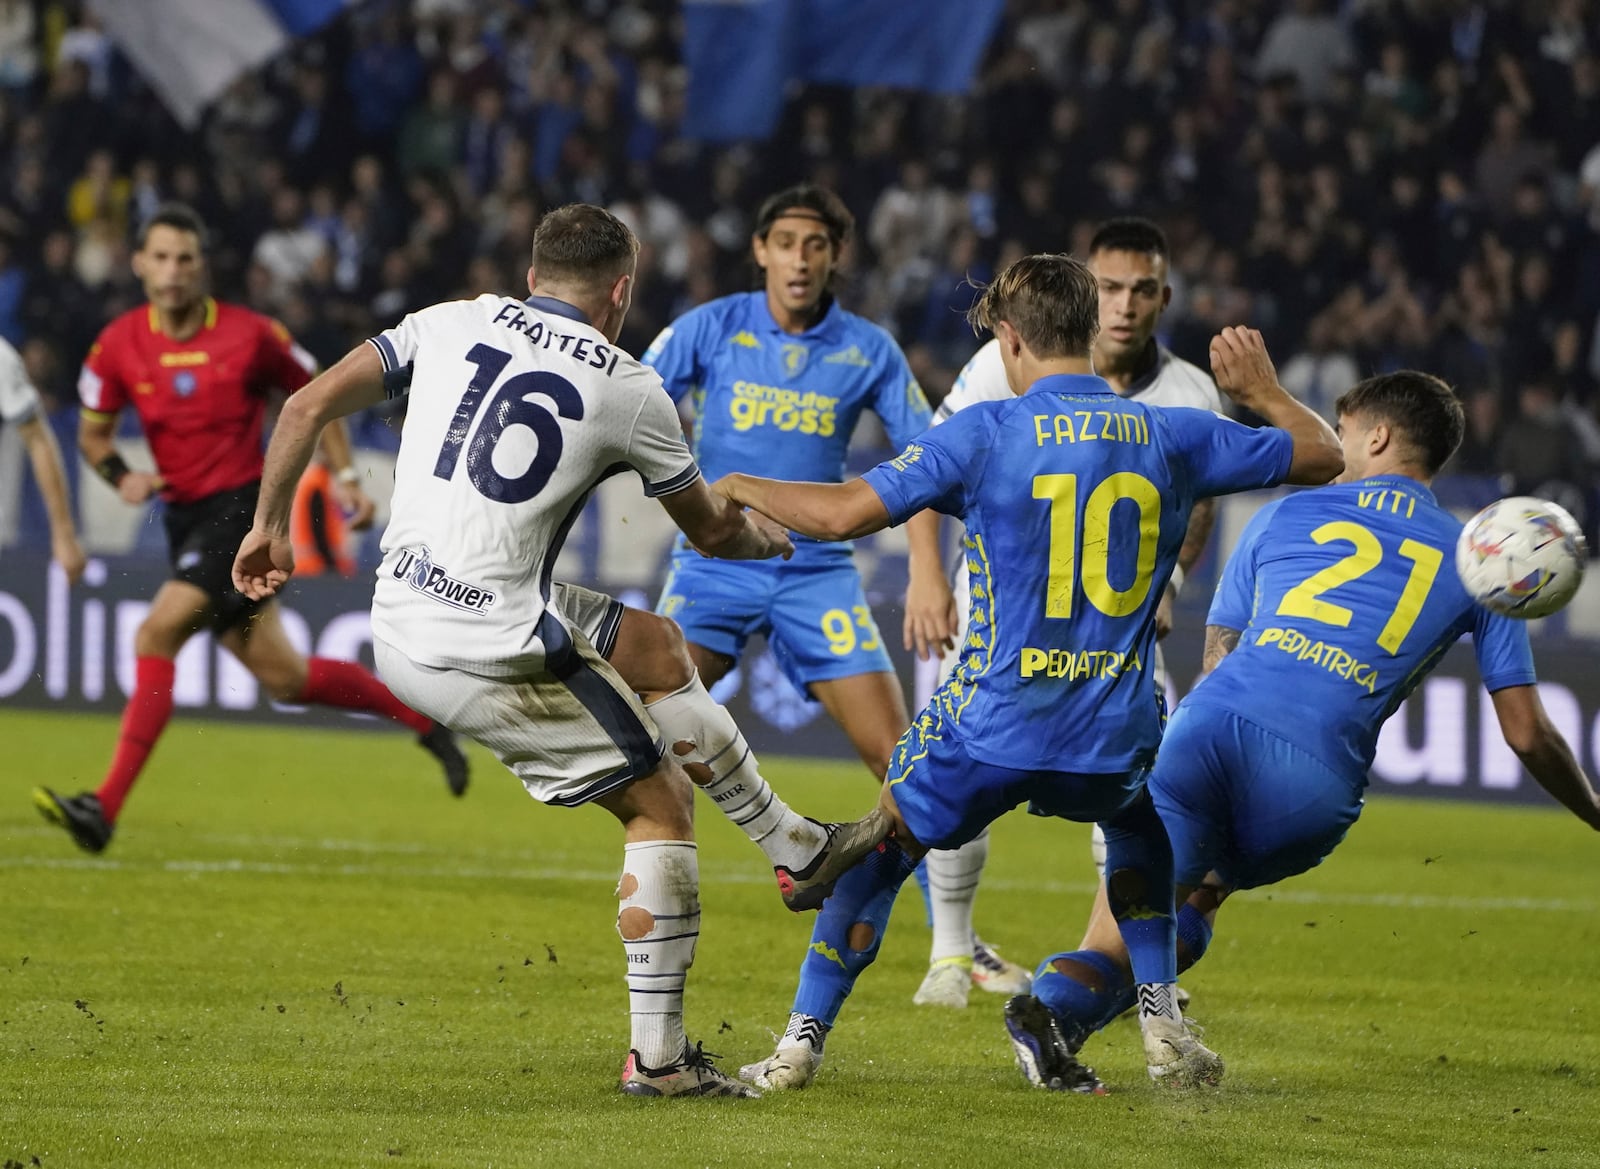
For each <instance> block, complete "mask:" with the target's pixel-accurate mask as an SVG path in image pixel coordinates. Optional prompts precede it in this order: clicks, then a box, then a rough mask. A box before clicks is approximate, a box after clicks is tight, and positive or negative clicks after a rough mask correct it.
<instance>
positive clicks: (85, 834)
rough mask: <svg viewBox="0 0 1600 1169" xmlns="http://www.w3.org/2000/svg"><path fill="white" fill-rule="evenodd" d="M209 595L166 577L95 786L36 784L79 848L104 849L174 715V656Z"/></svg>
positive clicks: (199, 621) (44, 807) (37, 797)
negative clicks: (63, 791) (71, 788)
mask: <svg viewBox="0 0 1600 1169" xmlns="http://www.w3.org/2000/svg"><path fill="white" fill-rule="evenodd" d="M211 614H212V608H211V599H210V598H209V597H208V596H207V595H206V593H205V590H204V589H201V588H198V587H196V586H195V585H192V584H189V583H188V582H186V581H178V580H169V581H167V582H166V583H165V584H163V585H162V586H161V588H160V589H159V590H157V592H156V595H155V597H154V598H153V599H152V600H151V602H150V609H149V611H148V612H147V613H146V614H145V618H144V620H143V621H141V622H140V623H139V631H138V633H137V634H136V635H135V636H134V643H133V647H134V658H135V662H134V684H133V693H132V694H131V695H130V696H129V698H128V704H127V706H125V707H123V710H122V729H121V731H120V732H119V733H118V736H117V749H116V753H115V754H114V755H113V756H112V760H111V767H110V769H109V770H108V771H107V772H106V777H105V780H104V781H103V782H102V783H101V785H100V787H99V789H98V790H97V791H94V792H82V793H80V794H78V795H76V796H62V795H58V794H56V793H55V792H54V791H51V790H50V789H49V788H47V787H39V788H35V789H34V792H33V801H34V804H35V806H36V807H38V809H39V811H40V812H41V813H42V814H43V815H44V817H45V818H46V819H47V820H49V821H51V822H52V823H54V824H59V825H60V826H61V827H63V828H65V829H66V830H67V831H68V832H70V833H71V834H72V838H73V840H74V841H76V842H77V844H78V846H79V847H80V848H83V849H85V850H87V851H89V852H102V851H104V849H105V847H106V846H107V845H108V844H110V843H111V835H112V832H113V831H114V829H115V825H116V821H117V816H118V815H119V814H120V813H121V811H122V805H123V804H124V802H126V800H127V798H128V793H129V791H131V790H132V788H133V785H134V782H135V781H136V780H137V779H138V778H139V775H140V773H141V772H142V771H143V770H144V765H145V763H146V761H147V760H148V759H149V758H150V753H151V751H153V750H154V749H155V745H156V742H157V740H159V739H160V738H161V733H162V732H163V731H164V730H165V729H166V726H167V722H168V721H169V720H170V719H171V717H172V683H173V678H174V676H175V674H176V668H175V666H174V664H173V663H174V660H175V659H176V658H177V656H178V651H179V650H181V649H182V648H183V647H184V644H185V643H186V642H187V641H188V640H189V639H190V638H191V637H193V636H194V635H195V634H196V633H198V632H199V631H200V630H202V629H204V628H205V627H206V625H207V623H208V622H209V621H210V620H211Z"/></svg>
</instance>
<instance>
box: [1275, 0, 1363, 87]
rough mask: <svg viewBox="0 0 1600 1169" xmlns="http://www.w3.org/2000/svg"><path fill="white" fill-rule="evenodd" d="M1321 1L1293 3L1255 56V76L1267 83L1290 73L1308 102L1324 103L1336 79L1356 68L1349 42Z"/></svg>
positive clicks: (1276, 21) (1276, 22)
mask: <svg viewBox="0 0 1600 1169" xmlns="http://www.w3.org/2000/svg"><path fill="white" fill-rule="evenodd" d="M1326 8H1327V5H1325V4H1324V3H1322V0H1294V2H1293V4H1292V5H1291V6H1290V8H1289V11H1287V12H1285V13H1283V14H1282V15H1281V16H1279V17H1278V18H1277V19H1276V20H1274V21H1273V22H1272V24H1271V25H1270V26H1269V27H1268V29H1267V35H1266V37H1265V38H1264V39H1263V40H1262V42H1261V51H1260V52H1259V53H1258V54H1257V55H1256V76H1257V77H1258V78H1259V79H1261V80H1263V81H1265V80H1268V79H1270V78H1272V77H1275V76H1277V75H1279V74H1283V73H1287V74H1289V75H1290V76H1292V77H1293V78H1294V79H1295V81H1296V82H1298V84H1299V87H1300V92H1301V94H1302V95H1303V96H1304V97H1305V98H1306V99H1307V100H1308V101H1321V100H1322V99H1323V98H1324V97H1326V96H1327V94H1328V90H1329V89H1330V88H1331V87H1332V83H1333V75H1334V74H1335V73H1336V72H1338V71H1340V70H1343V69H1349V68H1351V67H1352V66H1353V65H1354V64H1355V54H1354V52H1353V51H1352V49H1351V46H1350V38H1349V36H1348V35H1347V34H1346V32H1345V30H1344V27H1343V26H1342V25H1341V24H1340V23H1339V21H1338V19H1337V18H1335V17H1333V16H1330V15H1329V14H1328V13H1327V12H1326V11H1325V9H1326Z"/></svg>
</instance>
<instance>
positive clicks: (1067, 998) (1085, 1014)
mask: <svg viewBox="0 0 1600 1169" xmlns="http://www.w3.org/2000/svg"><path fill="white" fill-rule="evenodd" d="M1059 958H1067V959H1070V960H1071V961H1074V962H1081V963H1082V964H1083V965H1085V966H1087V967H1089V968H1090V969H1091V970H1093V971H1095V972H1096V973H1097V974H1099V976H1100V977H1099V979H1098V980H1097V982H1098V983H1099V985H1098V986H1097V987H1096V986H1089V985H1086V984H1084V983H1082V982H1079V981H1078V979H1076V978H1074V977H1072V976H1071V975H1069V974H1062V973H1061V972H1060V971H1059V970H1057V969H1056V967H1055V963H1056V960H1057V959H1059ZM1033 994H1034V997H1035V998H1037V999H1038V1000H1039V1001H1040V1002H1042V1003H1043V1004H1044V1005H1045V1006H1047V1007H1049V1008H1050V1010H1051V1011H1053V1012H1054V1013H1055V1016H1056V1021H1057V1022H1059V1023H1060V1024H1061V1033H1062V1034H1063V1035H1064V1036H1065V1037H1066V1040H1067V1042H1068V1043H1070V1044H1072V1045H1073V1046H1074V1047H1077V1046H1078V1045H1080V1044H1082V1043H1083V1041H1084V1040H1085V1039H1087V1038H1088V1037H1089V1036H1090V1035H1092V1034H1093V1033H1094V1032H1096V1031H1098V1030H1100V1028H1102V1027H1104V1026H1105V1025H1106V1024H1107V1023H1109V1022H1111V1020H1112V1019H1115V1018H1116V1017H1117V1016H1118V1015H1120V1014H1122V1012H1123V1011H1125V1010H1127V1009H1128V1008H1129V1007H1130V1006H1132V1005H1133V983H1132V982H1130V981H1129V980H1128V975H1127V972H1126V971H1124V970H1123V969H1122V967H1121V966H1119V965H1117V963H1115V962H1113V961H1112V960H1111V959H1110V958H1107V957H1106V956H1105V955H1104V954H1102V953H1100V952H1099V951H1098V950H1074V951H1072V952H1071V953H1064V954H1051V955H1050V957H1048V958H1046V959H1045V960H1044V961H1043V962H1041V963H1039V969H1038V971H1037V972H1036V973H1035V974H1034V976H1033Z"/></svg>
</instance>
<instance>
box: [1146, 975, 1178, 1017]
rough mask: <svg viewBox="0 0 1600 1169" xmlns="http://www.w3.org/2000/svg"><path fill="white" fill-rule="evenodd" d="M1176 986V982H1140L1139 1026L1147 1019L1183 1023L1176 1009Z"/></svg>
mask: <svg viewBox="0 0 1600 1169" xmlns="http://www.w3.org/2000/svg"><path fill="white" fill-rule="evenodd" d="M1177 989H1178V984H1177V983H1176V982H1141V983H1140V984H1139V1025H1140V1026H1141V1027H1142V1026H1144V1023H1145V1020H1147V1019H1172V1020H1173V1021H1174V1022H1179V1023H1181V1022H1182V1021H1183V1012H1182V1011H1180V1010H1179V1009H1178V996H1177Z"/></svg>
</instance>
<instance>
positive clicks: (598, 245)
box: [533, 203, 639, 284]
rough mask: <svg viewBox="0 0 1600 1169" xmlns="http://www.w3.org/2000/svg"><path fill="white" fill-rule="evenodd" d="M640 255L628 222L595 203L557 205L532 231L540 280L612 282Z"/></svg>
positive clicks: (636, 241)
mask: <svg viewBox="0 0 1600 1169" xmlns="http://www.w3.org/2000/svg"><path fill="white" fill-rule="evenodd" d="M638 254H639V240H638V237H637V236H635V235H634V234H633V232H632V231H630V230H629V228H628V225H627V224H626V223H623V222H622V220H620V219H618V218H617V217H616V216H615V215H613V214H611V212H609V211H607V210H606V209H605V208H604V207H596V206H594V205H593V204H592V203H568V204H567V205H566V206H564V207H557V208H556V209H555V210H554V211H551V212H548V213H547V214H546V215H545V217H544V218H543V219H541V220H539V226H538V227H537V228H535V229H534V232H533V268H534V271H535V272H537V273H538V277H539V280H540V281H541V282H550V281H554V282H555V283H558V284H559V283H568V282H573V283H582V284H588V283H594V282H600V281H606V282H609V281H611V280H614V279H616V277H618V276H620V275H622V274H623V273H624V272H626V271H627V270H628V266H629V265H630V264H632V263H633V261H634V257H635V256H637V255H638Z"/></svg>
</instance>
